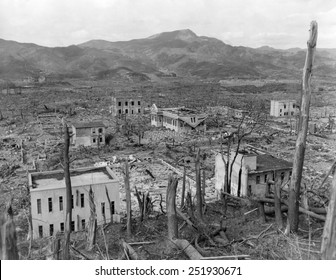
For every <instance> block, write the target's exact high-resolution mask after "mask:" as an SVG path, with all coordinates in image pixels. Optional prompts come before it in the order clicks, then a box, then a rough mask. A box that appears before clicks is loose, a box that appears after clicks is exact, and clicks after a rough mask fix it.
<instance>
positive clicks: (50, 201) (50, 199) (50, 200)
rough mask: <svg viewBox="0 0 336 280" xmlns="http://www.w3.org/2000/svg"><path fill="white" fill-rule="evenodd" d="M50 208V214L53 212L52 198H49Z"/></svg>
mask: <svg viewBox="0 0 336 280" xmlns="http://www.w3.org/2000/svg"><path fill="white" fill-rule="evenodd" d="M48 208H49V212H52V198H51V197H49V198H48Z"/></svg>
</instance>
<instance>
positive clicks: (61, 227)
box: [60, 223, 64, 232]
mask: <svg viewBox="0 0 336 280" xmlns="http://www.w3.org/2000/svg"><path fill="white" fill-rule="evenodd" d="M60 231H62V232H63V231H64V223H60Z"/></svg>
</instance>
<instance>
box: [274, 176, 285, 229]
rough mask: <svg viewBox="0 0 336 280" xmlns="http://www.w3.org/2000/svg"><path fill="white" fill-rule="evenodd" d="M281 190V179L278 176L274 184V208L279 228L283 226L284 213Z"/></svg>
mask: <svg viewBox="0 0 336 280" xmlns="http://www.w3.org/2000/svg"><path fill="white" fill-rule="evenodd" d="M280 199H281V192H280V179H279V178H277V179H276V182H275V184H274V209H275V220H276V223H277V225H278V228H279V229H282V227H283V221H282V213H281V201H280Z"/></svg>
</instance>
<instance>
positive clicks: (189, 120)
mask: <svg viewBox="0 0 336 280" xmlns="http://www.w3.org/2000/svg"><path fill="white" fill-rule="evenodd" d="M206 118H207V114H203V113H198V112H197V111H196V110H193V109H188V108H185V107H178V108H162V109H158V108H157V106H156V105H155V104H153V105H152V107H151V125H153V126H156V127H166V128H169V129H171V130H175V131H176V132H187V131H190V130H203V131H205V130H206V124H205V120H206Z"/></svg>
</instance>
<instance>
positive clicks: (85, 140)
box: [72, 126, 106, 147]
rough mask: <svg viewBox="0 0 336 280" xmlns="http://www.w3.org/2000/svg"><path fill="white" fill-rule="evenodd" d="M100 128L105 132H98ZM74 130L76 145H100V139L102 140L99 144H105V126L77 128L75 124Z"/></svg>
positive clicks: (73, 137)
mask: <svg viewBox="0 0 336 280" xmlns="http://www.w3.org/2000/svg"><path fill="white" fill-rule="evenodd" d="M98 129H102V131H103V132H102V133H98ZM72 131H73V132H74V135H73V136H72V144H74V145H75V146H76V147H78V146H98V141H100V139H101V140H102V141H101V142H99V145H105V131H106V129H105V128H104V127H99V128H98V127H96V128H90V127H85V128H75V127H74V126H73V127H72ZM93 139H95V140H93ZM94 141H95V142H94Z"/></svg>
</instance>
